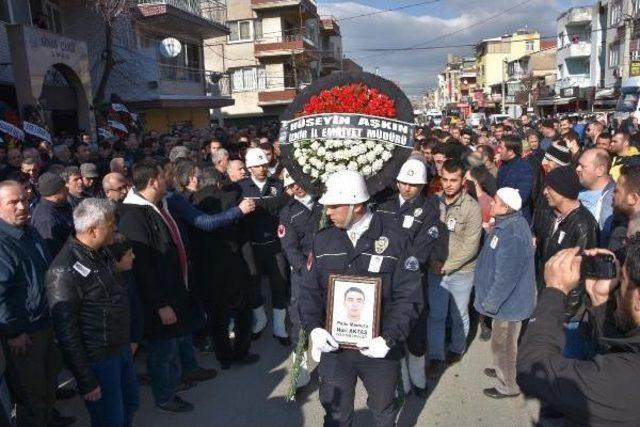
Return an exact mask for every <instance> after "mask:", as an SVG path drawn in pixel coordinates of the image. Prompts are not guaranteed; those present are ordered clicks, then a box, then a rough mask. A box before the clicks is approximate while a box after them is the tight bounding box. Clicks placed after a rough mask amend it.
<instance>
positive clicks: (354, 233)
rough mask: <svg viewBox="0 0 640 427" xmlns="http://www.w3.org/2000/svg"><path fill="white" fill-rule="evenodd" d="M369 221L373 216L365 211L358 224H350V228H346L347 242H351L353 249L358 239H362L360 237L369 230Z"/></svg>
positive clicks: (368, 211)
mask: <svg viewBox="0 0 640 427" xmlns="http://www.w3.org/2000/svg"><path fill="white" fill-rule="evenodd" d="M371 219H373V214H372V213H371V211H370V210H368V209H367V212H366V213H365V214H364V216H363V217H362V218H360V220H359V221H358V222H356V223H354V224H351V226H350V227H349V228H347V236H348V237H349V240H351V243H352V244H353V247H354V248H355V247H356V244H357V243H358V240H360V237H362V235H363V234H364V233H365V232H366V231H367V230H368V229H369V225H371Z"/></svg>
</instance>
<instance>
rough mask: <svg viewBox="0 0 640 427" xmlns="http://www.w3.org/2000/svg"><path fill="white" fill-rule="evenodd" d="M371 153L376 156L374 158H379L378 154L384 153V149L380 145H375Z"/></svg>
mask: <svg viewBox="0 0 640 427" xmlns="http://www.w3.org/2000/svg"><path fill="white" fill-rule="evenodd" d="M373 152H374V153H375V154H376V156H379V155H380V154H382V153H383V152H384V147H383V146H382V145H376V146H375V147H374V148H373Z"/></svg>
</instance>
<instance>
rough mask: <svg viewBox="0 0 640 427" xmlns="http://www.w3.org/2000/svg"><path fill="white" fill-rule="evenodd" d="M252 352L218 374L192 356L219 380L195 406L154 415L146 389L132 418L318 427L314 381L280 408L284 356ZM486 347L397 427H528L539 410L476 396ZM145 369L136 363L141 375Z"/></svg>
mask: <svg viewBox="0 0 640 427" xmlns="http://www.w3.org/2000/svg"><path fill="white" fill-rule="evenodd" d="M252 352H256V353H258V354H260V355H261V360H260V362H259V363H258V364H256V365H254V366H249V367H242V368H232V369H230V370H227V371H222V370H220V369H219V364H218V363H217V361H216V360H215V358H214V356H213V355H212V354H199V355H198V358H199V360H200V363H201V365H202V366H205V367H213V368H216V369H218V370H219V374H218V376H217V377H216V378H215V379H213V380H211V381H208V382H205V383H200V384H199V385H198V386H197V387H195V388H193V389H191V390H189V391H187V392H186V393H184V394H183V398H185V399H186V400H188V401H190V402H192V403H193V404H194V405H195V410H194V411H193V412H192V413H189V414H185V415H171V414H165V413H162V412H159V411H157V410H156V409H154V406H153V400H152V396H151V390H150V388H149V386H142V387H141V400H142V401H141V407H140V410H139V412H138V414H137V417H136V425H137V426H140V427H147V426H153V427H165V426H166V427H179V426H185V427H204V426H207V427H209V426H225V427H227V426H233V427H245V426H247V427H249V426H261V427H262V426H264V427H268V426H274V427H275V426H278V427H282V426H287V427H288V426H291V427H296V426H321V425H322V417H323V414H324V412H323V409H322V407H321V405H320V403H319V401H318V389H317V388H318V384H317V378H316V377H315V375H314V377H313V379H312V382H311V383H310V384H309V385H308V386H307V387H306V388H305V389H304V390H303V391H302V392H301V393H299V396H298V400H297V401H296V402H295V403H286V402H285V401H284V395H285V393H286V390H287V386H288V377H287V374H288V368H289V366H290V361H291V357H290V351H289V349H287V348H285V347H283V346H281V345H280V344H279V343H277V342H276V340H275V339H273V338H271V336H270V335H267V334H263V336H262V337H261V339H260V340H258V341H256V342H254V345H253V347H252ZM490 360H491V358H490V351H489V344H488V343H486V342H482V341H480V340H478V339H474V340H473V342H472V343H471V346H470V348H469V351H468V352H467V354H466V355H465V357H464V358H463V360H462V361H461V362H460V363H458V364H457V365H454V366H452V367H450V368H449V369H448V370H447V371H446V372H445V373H444V375H443V376H442V377H441V378H440V381H438V382H437V383H435V384H431V387H430V390H431V394H430V396H429V397H428V399H427V400H426V401H425V400H423V399H419V398H417V397H415V396H413V395H410V396H408V397H407V399H406V402H405V405H404V407H403V409H402V411H401V412H400V415H399V418H398V426H401V427H402V426H443V427H444V426H446V427H451V426H463V427H467V426H487V427H489V426H490V427H496V426H505V427H507V426H508V427H525V426H526V427H529V426H532V425H534V420H535V419H536V418H537V410H538V404H537V402H533V401H525V399H523V398H522V397H518V398H514V399H505V400H494V399H490V398H488V397H485V396H484V395H483V394H482V389H483V388H486V387H492V386H493V385H494V383H493V381H494V380H492V379H490V378H487V377H485V376H484V375H483V373H482V370H483V369H484V368H485V367H488V366H489V363H490V362H489V361H490ZM144 365H145V364H144V361H143V360H139V361H138V367H139V370H140V371H143V370H144ZM57 406H58V408H59V409H61V411H62V412H63V413H64V414H65V415H71V414H73V415H75V416H77V417H78V423H77V424H76V425H77V426H82V427H84V426H88V425H89V422H88V417H87V414H86V411H85V410H84V406H83V404H82V402H81V400H80V398H78V397H76V398H74V399H72V400H68V401H64V402H58V405H57ZM355 411H356V412H355V422H354V426H356V427H360V426H362V427H365V426H366V427H369V426H371V425H372V417H371V415H370V413H369V411H368V410H367V408H366V393H365V390H364V388H363V387H362V385H361V384H360V383H358V390H357V393H356V403H355Z"/></svg>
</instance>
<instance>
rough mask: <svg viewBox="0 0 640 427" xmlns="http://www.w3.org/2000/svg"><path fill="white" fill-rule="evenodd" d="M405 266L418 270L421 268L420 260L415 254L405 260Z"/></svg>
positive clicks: (408, 268)
mask: <svg viewBox="0 0 640 427" xmlns="http://www.w3.org/2000/svg"><path fill="white" fill-rule="evenodd" d="M404 268H405V270H409V271H418V270H419V269H420V262H418V258H416V257H414V256H410V257H409V258H407V260H406V261H405V262H404Z"/></svg>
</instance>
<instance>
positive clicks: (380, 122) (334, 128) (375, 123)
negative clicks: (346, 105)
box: [280, 113, 415, 147]
mask: <svg viewBox="0 0 640 427" xmlns="http://www.w3.org/2000/svg"><path fill="white" fill-rule="evenodd" d="M414 129H415V124H414V123H407V122H403V121H400V120H394V119H387V118H384V117H376V116H367V115H364V114H344V113H325V114H314V115H311V116H305V117H300V118H298V119H293V120H289V121H285V122H282V125H281V127H280V144H295V143H296V142H299V141H305V140H315V139H372V140H374V141H379V142H388V143H391V144H395V145H400V146H403V147H413V143H414V141H413V133H414Z"/></svg>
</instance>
